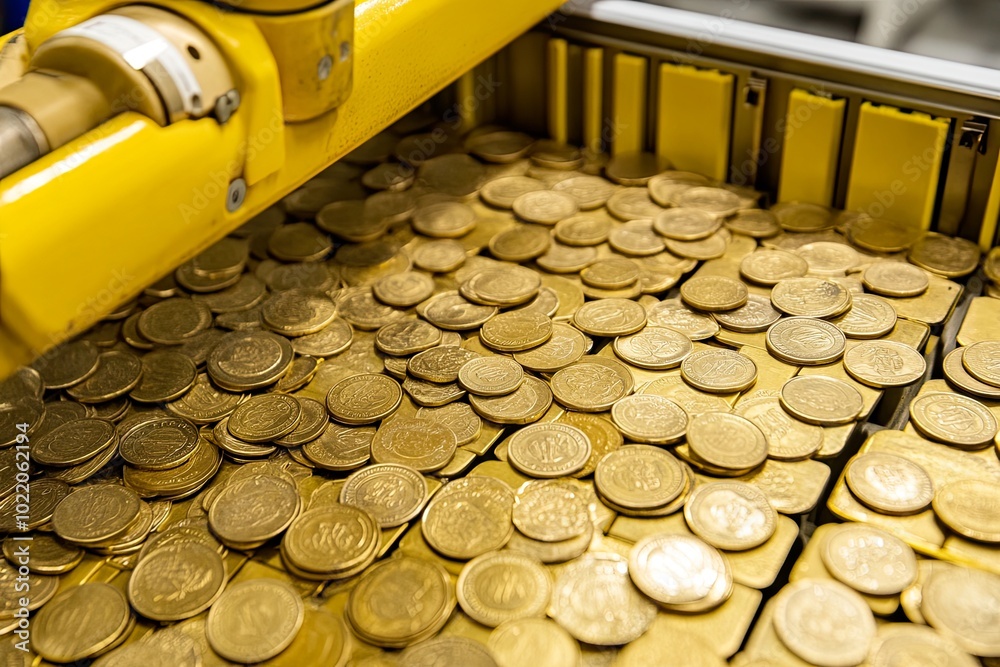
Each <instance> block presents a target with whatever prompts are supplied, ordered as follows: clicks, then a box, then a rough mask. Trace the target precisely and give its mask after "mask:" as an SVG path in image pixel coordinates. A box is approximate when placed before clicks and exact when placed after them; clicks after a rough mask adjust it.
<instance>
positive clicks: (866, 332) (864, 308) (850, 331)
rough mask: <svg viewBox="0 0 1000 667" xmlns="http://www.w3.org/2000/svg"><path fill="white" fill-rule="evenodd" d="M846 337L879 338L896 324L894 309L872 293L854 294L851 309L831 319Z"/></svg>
mask: <svg viewBox="0 0 1000 667" xmlns="http://www.w3.org/2000/svg"><path fill="white" fill-rule="evenodd" d="M832 322H833V323H834V324H836V325H837V327H838V328H839V329H840V330H841V331H843V332H844V335H846V336H847V337H848V338H861V339H865V338H880V337H881V336H884V335H886V334H887V333H889V332H890V331H892V329H893V327H895V326H896V309H895V308H894V307H893V305H892V304H891V303H889V302H888V301H887V300H885V299H883V298H882V297H880V296H875V295H874V294H855V295H853V296H852V300H851V309H850V310H848V311H847V312H846V313H844V314H843V315H841V316H840V317H838V318H836V319H834V320H832Z"/></svg>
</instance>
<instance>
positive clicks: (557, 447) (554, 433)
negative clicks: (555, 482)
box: [507, 423, 591, 478]
mask: <svg viewBox="0 0 1000 667" xmlns="http://www.w3.org/2000/svg"><path fill="white" fill-rule="evenodd" d="M507 443H508V446H507V457H508V459H507V460H508V462H509V463H510V465H511V466H513V467H514V468H515V469H517V470H519V471H521V472H523V473H524V474H525V475H530V476H531V477H543V478H544V477H566V476H568V475H572V474H573V473H575V472H577V471H579V470H580V469H582V468H583V466H584V465H585V464H586V463H587V460H588V459H590V452H591V445H590V438H588V437H587V434H586V433H584V432H583V431H581V430H580V429H578V428H576V427H575V426H569V425H567V424H554V423H549V424H532V425H531V426H527V427H525V428H522V429H521V430H519V431H518V432H517V433H515V434H514V435H512V436H511V437H510V439H509V440H508V441H507Z"/></svg>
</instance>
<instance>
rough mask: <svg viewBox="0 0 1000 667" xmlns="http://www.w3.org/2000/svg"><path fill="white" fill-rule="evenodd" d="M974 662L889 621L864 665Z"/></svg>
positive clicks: (944, 641)
mask: <svg viewBox="0 0 1000 667" xmlns="http://www.w3.org/2000/svg"><path fill="white" fill-rule="evenodd" d="M977 250H978V248H977ZM977 662H978V661H977V660H976V659H975V658H973V657H972V656H971V655H969V654H968V653H966V652H965V650H964V649H962V648H961V647H959V645H958V644H957V643H955V642H954V641H953V640H951V639H949V638H948V637H946V636H944V635H942V634H941V633H939V632H936V631H935V630H933V629H931V628H929V627H927V626H923V625H915V624H912V623H889V624H885V625H882V626H880V627H879V630H878V636H877V637H876V638H875V643H874V644H873V645H872V648H871V653H870V654H869V657H868V664H870V665H871V666H872V667H892V665H943V666H945V667H978V665H977V664H976V663H977Z"/></svg>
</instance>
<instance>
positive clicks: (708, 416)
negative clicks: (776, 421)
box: [687, 412, 768, 470]
mask: <svg viewBox="0 0 1000 667" xmlns="http://www.w3.org/2000/svg"><path fill="white" fill-rule="evenodd" d="M687 442H688V446H689V447H690V448H691V452H692V453H693V454H695V455H696V456H697V457H698V458H699V459H701V460H702V461H705V462H706V463H708V464H710V465H713V466H717V467H719V468H723V469H729V470H749V469H751V468H756V467H757V466H759V465H760V464H762V463H763V462H764V460H765V459H767V451H768V443H767V439H766V438H765V437H764V434H763V433H762V432H761V430H760V429H759V428H758V427H757V426H756V425H755V424H754V423H753V422H751V421H750V420H748V419H745V418H744V417H740V416H738V415H734V414H729V413H726V412H705V413H703V414H700V415H696V416H694V417H692V418H691V421H689V422H688V430H687Z"/></svg>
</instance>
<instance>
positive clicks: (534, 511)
mask: <svg viewBox="0 0 1000 667" xmlns="http://www.w3.org/2000/svg"><path fill="white" fill-rule="evenodd" d="M512 519H513V522H514V526H516V527H517V529H518V530H519V531H520V532H521V534H522V535H526V536H528V537H530V538H531V539H533V540H540V541H542V542H561V541H563V540H570V539H573V538H574V537H578V536H579V535H581V534H582V533H584V532H586V531H587V529H588V524H589V523H590V510H589V509H588V508H587V498H586V497H585V496H584V495H583V494H582V493H581V492H580V488H579V487H578V486H577V485H576V483H575V482H572V481H569V480H541V481H534V482H525V483H524V485H522V486H521V488H520V489H518V491H517V495H516V497H515V499H514V509H513V514H512Z"/></svg>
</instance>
